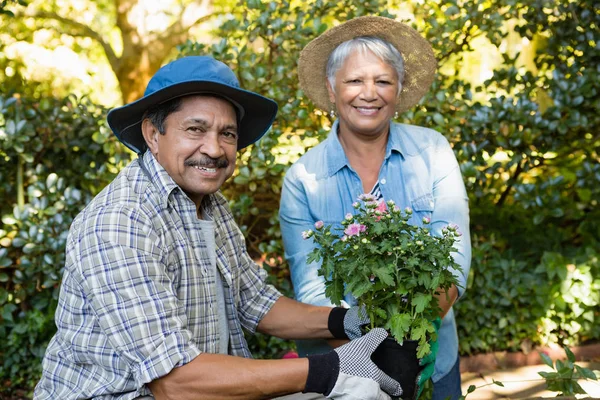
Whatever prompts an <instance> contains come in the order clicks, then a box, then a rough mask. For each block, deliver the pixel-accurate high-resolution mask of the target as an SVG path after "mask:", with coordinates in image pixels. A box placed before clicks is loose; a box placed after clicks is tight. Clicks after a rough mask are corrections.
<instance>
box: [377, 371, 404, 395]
mask: <svg viewBox="0 0 600 400" xmlns="http://www.w3.org/2000/svg"><path fill="white" fill-rule="evenodd" d="M378 381H379V386H381V388H382V389H383V390H385V391H386V392H387V393H388V394H390V395H392V396H395V397H397V396H401V395H402V386H400V383H398V381H396V380H394V379H392V378H390V376H389V375H387V374H386V373H385V372H383V371H382V372H381V378H380V379H378Z"/></svg>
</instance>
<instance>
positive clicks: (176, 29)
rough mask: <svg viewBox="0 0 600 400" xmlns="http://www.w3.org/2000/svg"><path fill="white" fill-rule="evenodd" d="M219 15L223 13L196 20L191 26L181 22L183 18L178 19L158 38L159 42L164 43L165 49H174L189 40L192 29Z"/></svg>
mask: <svg viewBox="0 0 600 400" xmlns="http://www.w3.org/2000/svg"><path fill="white" fill-rule="evenodd" d="M218 15H222V13H221V12H215V13H212V14H207V15H204V16H202V17H199V18H196V20H195V21H194V22H192V23H191V24H185V25H184V24H183V23H182V22H181V20H182V18H178V19H177V20H176V21H175V22H173V23H172V24H171V25H170V26H169V27H168V28H167V29H166V30H165V31H164V32H163V33H162V34H161V35H160V36H159V37H158V38H157V40H158V41H160V42H162V43H164V46H165V47H173V46H175V45H177V44H179V43H182V42H183V41H184V40H185V39H187V37H188V35H189V33H188V31H189V29H190V28H192V27H194V26H196V25H199V24H201V23H203V22H206V21H208V20H210V19H211V18H214V17H216V16H218Z"/></svg>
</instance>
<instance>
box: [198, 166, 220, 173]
mask: <svg viewBox="0 0 600 400" xmlns="http://www.w3.org/2000/svg"><path fill="white" fill-rule="evenodd" d="M194 168H196V169H199V170H200V171H206V172H217V169H216V168H206V167H194Z"/></svg>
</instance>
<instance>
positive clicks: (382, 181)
mask: <svg viewBox="0 0 600 400" xmlns="http://www.w3.org/2000/svg"><path fill="white" fill-rule="evenodd" d="M379 182H381V184H382V185H385V183H386V182H387V181H386V180H385V178H383V179H382V180H380V181H379Z"/></svg>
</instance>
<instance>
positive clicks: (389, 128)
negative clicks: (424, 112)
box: [280, 17, 471, 399]
mask: <svg viewBox="0 0 600 400" xmlns="http://www.w3.org/2000/svg"><path fill="white" fill-rule="evenodd" d="M435 68H436V62H435V58H434V56H433V51H432V49H431V46H430V45H429V44H428V42H427V41H426V40H425V39H424V38H423V37H421V36H420V35H419V34H418V33H417V32H416V31H414V30H413V29H412V28H410V27H408V26H407V25H404V24H402V23H399V22H396V21H394V20H391V19H388V18H382V17H361V18H356V19H353V20H350V21H348V22H346V23H344V24H342V25H339V26H337V27H335V28H333V29H330V30H329V31H327V32H325V33H324V34H323V35H321V36H320V37H318V38H316V39H315V40H313V41H312V42H311V43H309V45H307V46H306V48H305V49H304V50H303V51H302V54H301V57H300V63H299V75H300V84H301V86H302V89H303V90H304V92H305V93H306V95H307V96H308V97H309V98H310V99H311V100H312V101H313V102H314V103H315V104H316V105H317V106H318V107H319V108H321V109H323V110H326V111H328V112H331V115H332V117H334V116H335V115H336V114H337V120H335V122H334V123H333V125H332V126H331V132H330V134H329V136H328V137H327V139H326V140H325V141H324V142H322V143H321V144H319V145H318V146H316V147H315V148H313V149H311V150H310V151H308V152H307V153H306V154H305V155H304V156H303V157H301V158H300V159H299V160H298V161H297V162H296V163H295V164H294V165H293V166H292V167H291V168H290V169H289V171H288V172H287V174H286V177H285V181H284V186H283V192H282V197H281V208H280V220H281V229H282V234H283V240H284V245H285V253H286V258H287V260H288V262H289V264H290V268H291V277H292V283H293V285H294V290H295V294H296V298H297V299H298V300H300V301H302V302H306V303H311V304H318V305H330V306H332V304H331V303H330V301H329V300H328V299H327V298H326V297H325V285H324V280H323V277H321V276H318V274H317V270H318V268H319V266H318V265H316V264H315V263H312V264H308V263H307V261H306V260H307V255H308V254H309V253H310V252H311V250H312V248H313V246H314V244H313V243H312V242H311V241H303V240H301V239H300V238H301V232H302V231H306V230H308V229H311V228H313V225H314V223H315V222H316V221H324V222H325V223H326V224H339V221H342V219H343V218H344V215H345V213H346V212H348V211H349V210H352V203H353V202H354V201H355V200H356V198H357V197H358V195H360V194H361V193H371V194H373V195H375V196H376V197H377V198H378V199H383V200H386V201H387V200H393V201H394V202H395V204H397V205H398V206H399V207H400V208H405V207H410V208H412V210H413V211H414V212H413V215H412V219H411V223H413V224H416V225H421V224H422V220H423V218H424V217H427V218H429V219H430V220H431V223H430V228H431V231H432V233H433V234H440V232H441V229H442V228H443V227H445V226H447V225H449V224H456V225H458V227H459V229H460V231H461V232H462V234H463V235H462V237H461V240H460V241H459V242H458V243H456V244H455V247H457V252H456V253H454V254H453V256H454V259H455V261H456V262H457V263H458V264H460V266H461V267H462V271H460V272H459V271H455V275H456V276H457V279H458V282H459V287H452V288H451V290H450V291H449V292H448V293H447V294H448V296H446V295H445V294H441V295H440V296H439V301H440V306H441V308H442V315H440V317H442V318H443V320H442V325H441V328H440V330H439V335H438V338H439V339H438V343H439V352H438V354H437V359H436V363H435V373H434V374H433V377H432V380H433V382H434V396H433V397H434V399H445V398H448V397H449V398H451V399H457V398H459V397H460V396H461V386H460V385H461V381H460V372H459V358H458V337H457V332H456V324H455V319H454V313H453V311H452V304H453V303H454V302H455V301H456V300H457V299H458V298H459V297H460V296H461V295H462V294H463V292H464V290H465V288H466V281H467V276H468V274H469V267H470V258H471V247H470V246H471V243H470V238H469V208H468V199H467V194H466V191H465V186H464V183H463V180H462V176H461V172H460V169H459V166H458V163H457V161H456V158H455V156H454V153H453V151H452V148H451V147H450V145H449V143H448V141H447V140H446V139H445V138H444V136H442V135H441V134H440V133H438V132H436V131H434V130H432V129H428V128H425V127H419V126H414V125H408V124H399V123H395V122H393V121H392V119H393V118H395V117H397V115H398V113H399V112H403V111H405V110H407V109H409V108H410V107H412V106H414V105H415V104H416V103H418V102H419V100H420V99H421V98H422V97H423V95H424V94H425V93H426V92H427V90H428V89H429V86H430V85H431V83H432V81H433V79H434V76H435ZM346 302H347V304H346V306H348V305H353V304H355V300H354V299H353V298H351V297H350V296H346ZM298 348H299V352H300V354H301V355H305V354H311V353H318V352H324V351H326V350H327V349H328V348H329V346H328V344H327V343H325V342H319V343H317V342H299V343H298Z"/></svg>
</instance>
